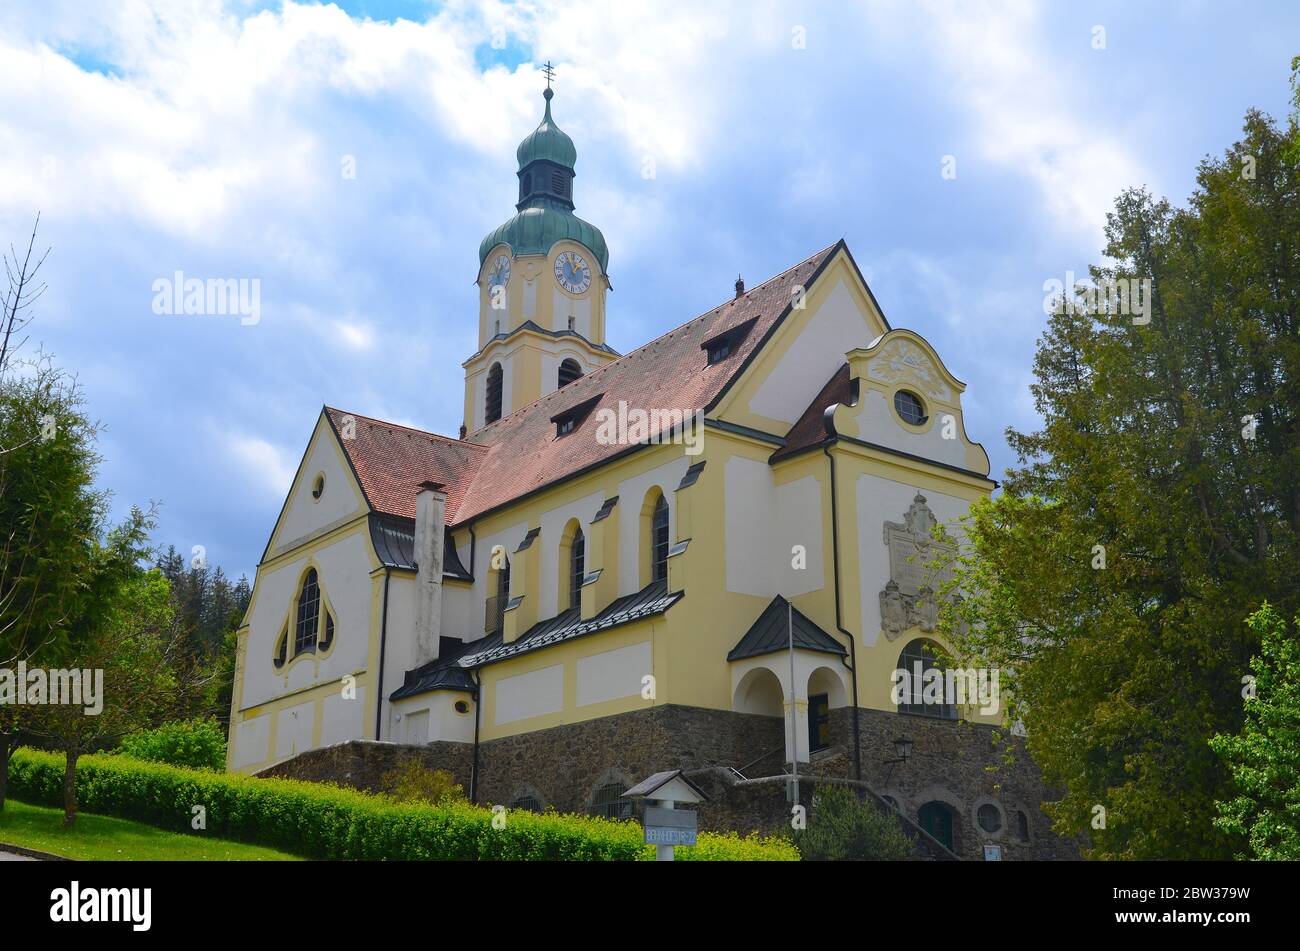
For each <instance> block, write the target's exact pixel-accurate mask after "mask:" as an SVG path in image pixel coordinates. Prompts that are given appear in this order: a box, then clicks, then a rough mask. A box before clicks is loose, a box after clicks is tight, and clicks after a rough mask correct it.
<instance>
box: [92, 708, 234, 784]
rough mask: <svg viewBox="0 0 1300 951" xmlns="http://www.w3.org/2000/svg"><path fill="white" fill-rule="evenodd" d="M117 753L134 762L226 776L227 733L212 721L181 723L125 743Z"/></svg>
mask: <svg viewBox="0 0 1300 951" xmlns="http://www.w3.org/2000/svg"><path fill="white" fill-rule="evenodd" d="M116 752H118V753H121V754H122V755H123V756H130V757H132V758H134V759H142V760H148V761H149V762H152V763H167V764H169V765H171V766H186V767H189V768H190V769H210V770H215V771H216V772H219V773H220V772H225V769H226V733H225V731H224V730H222V729H221V724H219V723H218V722H217V721H216V720H214V719H212V718H210V717H209V718H208V719H206V720H178V721H176V722H175V723H164V724H163V725H162V726H160V727H157V728H156V729H153V730H141V731H140V732H138V733H132V734H130V735H128V736H126V737H124V738H123V739H122V742H121V743H120V744H119V745H118V748H117V750H116Z"/></svg>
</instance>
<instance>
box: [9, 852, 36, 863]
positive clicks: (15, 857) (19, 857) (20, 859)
mask: <svg viewBox="0 0 1300 951" xmlns="http://www.w3.org/2000/svg"><path fill="white" fill-rule="evenodd" d="M35 861H36V859H34V858H32V857H31V856H30V855H14V854H13V853H12V852H0V862H35Z"/></svg>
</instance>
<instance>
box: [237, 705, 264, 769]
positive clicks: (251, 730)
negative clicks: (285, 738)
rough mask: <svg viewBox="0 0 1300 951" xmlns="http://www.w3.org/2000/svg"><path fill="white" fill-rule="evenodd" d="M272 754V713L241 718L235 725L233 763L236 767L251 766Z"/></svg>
mask: <svg viewBox="0 0 1300 951" xmlns="http://www.w3.org/2000/svg"><path fill="white" fill-rule="evenodd" d="M270 756H271V715H270V714H269V713H263V714H262V715H261V716H256V717H252V718H251V719H248V720H241V721H239V722H238V723H237V724H236V726H235V752H234V758H233V761H232V765H233V766H234V768H235V769H240V768H242V767H244V766H251V765H253V764H254V763H260V762H262V761H263V760H266V759H269V758H270Z"/></svg>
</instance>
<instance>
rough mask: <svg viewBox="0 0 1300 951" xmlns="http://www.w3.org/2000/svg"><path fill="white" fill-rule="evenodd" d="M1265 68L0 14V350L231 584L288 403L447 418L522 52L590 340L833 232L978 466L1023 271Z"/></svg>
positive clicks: (1147, 181) (508, 183)
mask: <svg viewBox="0 0 1300 951" xmlns="http://www.w3.org/2000/svg"><path fill="white" fill-rule="evenodd" d="M1099 27H1100V28H1102V29H1103V30H1104V37H1103V36H1102V34H1099V33H1098V32H1097V28H1099ZM1099 38H1100V39H1102V40H1103V43H1102V44H1101V45H1102V48H1098V46H1099V42H1098V40H1099ZM801 40H802V42H801ZM1296 54H1300V8H1297V7H1296V6H1295V5H1294V4H1289V3H1276V4H1256V3H1244V4H1234V5H1232V6H1231V7H1227V6H1224V5H1222V4H1215V3H1209V2H1204V3H1180V4H1155V3H1152V4H1142V5H1135V4H1131V3H1096V4H1083V3H1079V4H1068V5H1066V4H1036V3H1031V2H1021V3H999V4H988V5H983V4H977V3H959V4H951V5H950V4H943V3H882V4H865V5H862V6H860V7H859V6H857V5H853V6H850V5H847V4H845V5H841V4H827V3H806V4H805V3H758V4H754V3H736V4H728V3H710V4H707V5H700V4H692V3H683V4H645V5H641V4H617V5H615V4H601V3H595V2H576V3H549V2H542V0H536V2H527V3H515V4H509V3H487V4H471V3H446V4H432V3H424V2H419V0H402V2H381V0H356V2H348V3H343V4H339V5H321V4H315V3H306V4H292V3H284V4H281V3H279V2H260V3H250V2H239V0H231V2H226V3H219V2H202V0H139V2H135V3H111V2H106V3H103V4H94V5H90V4H85V3H81V2H74V0H48V2H44V3H42V4H36V5H33V4H26V3H15V2H13V0H0V237H3V238H4V240H5V241H10V240H12V241H15V242H17V241H18V240H20V239H22V238H24V236H25V235H26V233H27V232H28V231H29V230H30V224H31V220H32V217H33V216H34V215H35V213H36V212H37V211H38V210H39V211H40V212H41V213H42V216H43V217H42V228H41V239H42V242H43V243H47V244H50V245H52V246H53V251H52V253H51V255H50V258H49V260H48V262H47V264H46V268H45V272H44V277H45V279H46V280H47V281H48V283H49V291H48V292H47V294H46V296H45V297H44V298H43V299H42V301H41V302H40V307H39V311H38V316H37V320H36V322H35V323H34V324H33V327H32V335H33V343H32V344H29V349H31V348H33V347H34V346H35V345H36V344H40V345H43V346H44V348H45V349H46V350H48V351H50V352H52V353H53V354H55V356H56V358H57V360H58V362H59V363H60V364H61V365H63V366H65V367H67V368H68V369H70V370H73V371H75V372H76V373H77V374H78V375H79V377H80V380H81V383H82V384H83V386H84V387H85V390H86V394H87V397H88V399H89V404H90V407H91V410H92V412H93V414H94V415H95V416H96V417H98V418H99V419H100V420H101V421H102V422H103V423H104V425H105V427H106V429H105V433H104V436H103V439H102V442H101V451H102V453H103V456H104V464H103V467H102V470H101V476H102V482H103V484H104V485H105V486H106V487H108V488H110V489H112V490H113V492H114V504H115V508H116V511H117V512H118V513H119V514H120V513H122V512H123V511H125V509H126V508H127V507H128V506H129V505H131V504H132V503H144V502H147V501H149V500H157V501H158V502H160V503H161V505H162V508H161V522H160V526H159V530H158V533H157V536H156V538H157V541H159V542H160V543H162V544H168V543H170V544H174V545H176V546H177V548H179V549H181V550H182V551H189V550H190V549H191V548H192V547H193V546H195V545H203V546H204V547H205V548H206V550H207V552H208V556H209V558H210V559H211V560H213V561H214V562H216V563H218V564H221V565H223V566H224V567H225V568H226V569H227V571H229V572H232V573H234V574H236V575H237V574H239V573H240V572H248V573H249V574H250V575H251V573H252V569H253V568H254V566H255V565H256V562H257V559H258V557H259V556H260V554H261V552H262V549H263V547H264V545H265V543H266V539H267V536H268V534H269V532H270V530H271V527H272V525H273V522H274V519H275V517H276V514H277V512H278V511H279V508H280V504H281V502H282V501H283V498H284V494H285V492H286V490H287V488H288V482H289V479H290V477H291V476H292V473H293V470H294V468H295V467H296V465H297V463H298V460H299V458H300V456H301V454H302V451H303V449H304V447H305V444H306V440H307V438H308V436H309V435H310V431H311V427H312V425H313V423H314V422H315V419H316V415H317V413H318V412H319V409H320V407H321V405H322V404H325V403H328V404H330V405H336V406H340V407H343V408H345V409H349V410H353V411H356V412H359V413H365V414H368V415H373V416H378V417H382V418H386V419H391V420H395V421H398V422H403V423H407V424H410V425H416V426H420V427H423V428H429V429H433V430H435V431H438V432H443V433H447V434H452V435H454V434H455V432H456V430H457V428H458V426H459V423H460V419H461V402H462V386H463V371H462V370H461V367H460V363H461V361H462V360H463V359H464V358H465V357H466V356H468V355H469V354H470V353H471V352H472V351H473V350H474V348H475V346H476V339H475V321H476V316H477V304H476V295H475V289H474V286H473V283H472V282H473V280H474V276H475V272H476V269H477V265H478V259H477V249H478V243H479V240H480V239H481V238H482V236H483V235H484V234H486V233H487V232H488V231H490V230H491V229H493V228H494V227H496V226H497V225H498V224H500V223H501V222H502V221H504V220H505V219H506V218H508V217H509V216H510V215H511V214H512V213H513V202H514V200H515V189H516V180H515V177H514V171H515V167H514V148H515V145H516V144H517V143H518V141H519V139H521V138H522V137H523V136H524V135H525V134H527V132H528V131H530V130H531V129H532V128H533V127H534V126H535V125H536V123H537V121H538V119H539V117H540V113H541V105H542V102H541V97H540V91H541V89H542V86H543V85H544V83H543V82H542V80H541V79H540V74H539V71H538V68H537V65H536V64H537V63H540V62H541V61H544V60H546V59H550V60H551V61H553V62H554V63H556V64H557V71H558V76H557V81H556V99H555V104H554V113H555V118H556V120H557V122H558V123H559V125H560V126H561V127H562V128H564V129H565V131H567V132H568V133H569V134H570V135H571V136H572V137H573V138H574V141H575V142H576V144H577V147H578V167H577V171H578V178H577V181H576V183H575V201H576V204H577V210H578V213H579V214H580V215H582V216H583V217H584V218H586V219H587V220H589V221H592V222H593V223H595V224H597V225H598V226H600V227H601V229H602V230H603V231H604V234H605V237H606V239H607V240H608V242H609V247H610V276H611V279H612V281H613V285H614V291H613V293H612V294H611V295H610V300H609V308H610V309H609V317H608V333H609V338H610V340H609V342H610V343H611V345H613V346H614V347H616V348H617V349H619V350H622V351H627V350H630V349H633V348H634V347H636V346H638V345H640V344H641V343H644V342H645V341H646V340H648V339H650V338H651V337H654V336H656V335H658V334H659V333H661V332H663V331H665V330H667V329H670V328H671V327H673V326H676V325H677V324H679V323H681V322H683V321H685V320H687V319H689V318H691V317H693V316H695V315H696V314H699V313H702V312H704V311H706V310H708V309H709V308H711V307H713V306H714V305H716V304H717V303H719V302H720V301H722V300H725V299H726V298H727V297H728V296H729V294H730V291H731V285H732V282H733V281H734V280H735V276H736V274H737V273H741V274H743V275H744V276H745V278H746V280H747V281H748V282H749V283H750V284H754V283H757V282H758V281H760V280H763V279H765V278H766V277H768V276H770V275H772V274H774V273H776V272H778V271H780V270H782V269H784V268H785V267H787V266H789V265H790V264H792V263H794V262H796V261H798V260H801V259H802V258H804V257H806V256H807V255H808V254H810V253H812V252H813V251H815V250H817V249H819V248H822V247H824V246H826V245H828V244H830V243H832V242H833V241H835V240H837V239H838V238H840V237H844V238H846V239H847V240H848V243H849V247H850V248H851V250H852V251H853V254H854V256H855V258H856V259H857V261H858V263H859V265H860V266H861V267H862V269H863V271H864V273H865V275H866V277H867V279H868V281H869V282H870V284H871V286H872V289H873V290H874V292H875V295H876V297H877V299H878V300H879V301H880V303H881V305H882V307H883V308H884V310H885V312H886V314H887V316H888V317H889V319H890V321H891V322H892V323H893V325H894V326H896V327H909V328H911V329H914V330H916V331H918V332H920V333H921V334H923V335H924V336H925V337H926V338H928V339H929V340H930V341H931V342H932V343H933V344H934V345H935V347H936V348H937V349H938V351H939V353H940V354H941V355H943V357H944V359H945V361H946V362H947V363H948V365H949V367H950V369H952V370H953V372H954V373H955V374H956V375H957V376H958V377H959V378H960V379H962V380H964V381H965V382H966V383H967V384H968V386H969V389H968V390H967V394H966V418H967V430H968V432H969V433H970V435H971V436H972V438H974V439H977V440H980V441H982V442H983V443H984V444H985V446H986V447H987V448H988V450H989V453H990V456H991V457H992V459H993V464H994V470H995V474H998V473H1000V472H1001V470H1002V469H1004V468H1005V467H1006V466H1007V465H1009V464H1011V463H1012V462H1013V459H1012V457H1011V455H1010V454H1009V452H1008V451H1007V449H1006V446H1005V442H1004V439H1003V435H1002V433H1003V430H1004V429H1005V428H1006V427H1007V426H1015V427H1018V428H1026V427H1032V426H1033V425H1034V421H1035V417H1034V414H1033V409H1032V405H1031V402H1030V399H1029V394H1028V389H1027V387H1028V383H1029V380H1030V366H1031V362H1032V358H1033V352H1034V341H1035V339H1036V337H1037V335H1038V333H1039V332H1040V330H1041V329H1042V327H1043V324H1044V320H1045V317H1044V314H1043V311H1042V299H1043V290H1042V285H1043V282H1044V281H1046V280H1048V279H1050V278H1054V277H1055V278H1057V279H1064V277H1065V273H1066V271H1067V270H1072V271H1074V272H1075V273H1077V274H1083V273H1086V270H1087V267H1088V265H1089V264H1090V263H1095V262H1097V261H1098V260H1099V255H1100V249H1101V247H1102V234H1101V229H1102V225H1103V224H1104V221H1105V213H1106V211H1107V210H1108V208H1109V207H1110V206H1111V203H1112V202H1113V200H1114V197H1115V195H1116V194H1117V193H1118V192H1119V191H1120V190H1121V189H1123V188H1124V187H1127V186H1130V185H1145V186H1147V187H1148V188H1150V189H1151V190H1152V191H1153V192H1155V193H1157V194H1160V195H1166V196H1168V197H1170V198H1171V199H1172V200H1174V201H1176V202H1180V203H1181V202H1183V201H1185V200H1186V198H1187V195H1188V193H1189V191H1190V189H1191V187H1192V184H1193V178H1194V174H1195V169H1196V165H1197V162H1198V161H1199V160H1200V159H1201V158H1202V157H1204V156H1205V155H1207V154H1218V153H1220V152H1221V151H1222V150H1223V149H1224V148H1226V147H1227V146H1228V145H1229V143H1231V142H1232V141H1233V140H1234V139H1235V138H1236V136H1237V134H1238V131H1239V129H1240V126H1241V120H1242V116H1243V115H1244V113H1245V111H1246V109H1248V108H1249V107H1252V106H1255V107H1258V108H1261V109H1263V110H1265V111H1267V112H1269V113H1271V114H1273V115H1274V116H1275V117H1278V118H1279V119H1281V118H1283V117H1284V116H1285V115H1286V111H1287V100H1288V86H1287V79H1288V75H1289V63H1290V60H1291V57H1292V56H1294V55H1296ZM945 156H952V157H953V158H954V159H955V162H956V172H957V174H956V177H955V178H951V179H946V178H944V177H943V176H942V175H941V169H942V163H943V160H944V157H945ZM349 158H350V159H351V160H352V161H354V162H355V168H356V177H355V178H346V177H345V176H344V175H343V174H342V173H341V169H342V166H343V163H344V162H345V161H346V160H348V159H349ZM647 158H650V159H653V162H654V169H655V175H654V177H653V178H646V177H644V176H643V175H642V169H643V168H644V167H645V165H646V160H647ZM178 270H179V271H181V272H183V273H184V274H186V275H187V276H197V277H204V278H207V277H221V278H236V279H239V278H245V279H253V278H256V279H257V280H259V281H260V287H261V319H260V321H259V322H258V323H257V324H256V325H241V323H240V321H239V320H238V319H237V318H229V317H226V318H222V317H196V316H190V317H169V316H160V315H157V314H155V313H154V312H153V309H152V302H153V296H154V295H153V291H152V287H153V283H154V281H155V280H157V279H159V278H164V277H170V276H171V275H172V274H173V273H174V272H175V271H178Z"/></svg>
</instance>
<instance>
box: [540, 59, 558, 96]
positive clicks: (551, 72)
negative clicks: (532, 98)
mask: <svg viewBox="0 0 1300 951" xmlns="http://www.w3.org/2000/svg"><path fill="white" fill-rule="evenodd" d="M542 72H543V73H545V74H546V88H547V89H550V88H551V80H552V79H554V78H555V67H554V66H552V65H551V61H550V60H549V59H548V60H547V61H546V62H545V63H544V64H543V65H542Z"/></svg>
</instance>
